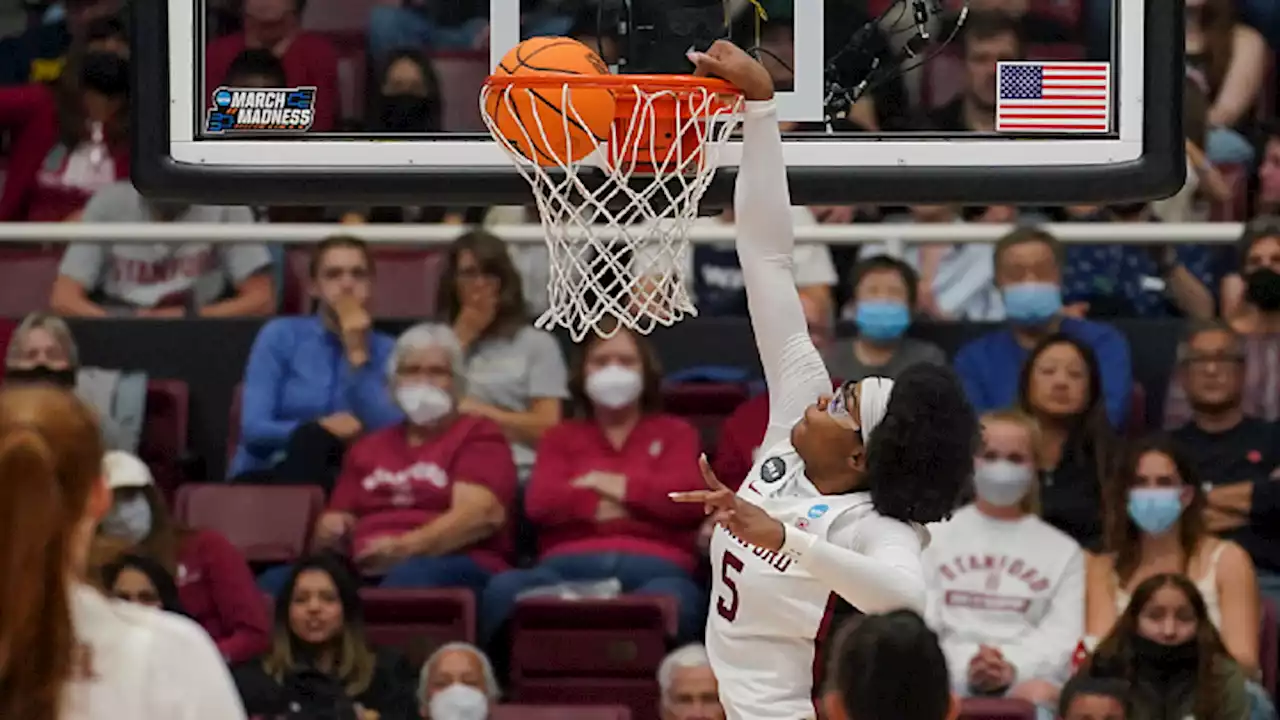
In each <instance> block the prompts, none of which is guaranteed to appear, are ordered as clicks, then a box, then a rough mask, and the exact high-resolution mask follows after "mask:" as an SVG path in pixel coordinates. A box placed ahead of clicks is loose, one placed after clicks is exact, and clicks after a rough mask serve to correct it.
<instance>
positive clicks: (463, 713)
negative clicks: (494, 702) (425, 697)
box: [427, 683, 489, 720]
mask: <svg viewBox="0 0 1280 720" xmlns="http://www.w3.org/2000/svg"><path fill="white" fill-rule="evenodd" d="M427 715H428V716H429V717H430V718H431V720H485V718H487V717H489V698H487V697H485V694H484V693H482V692H480V691H479V690H477V689H476V688H473V687H471V686H470V685H463V684H462V683H454V684H453V685H450V686H449V687H447V688H445V689H443V690H441V691H439V692H437V693H436V694H435V695H432V696H431V702H430V703H428V704H427Z"/></svg>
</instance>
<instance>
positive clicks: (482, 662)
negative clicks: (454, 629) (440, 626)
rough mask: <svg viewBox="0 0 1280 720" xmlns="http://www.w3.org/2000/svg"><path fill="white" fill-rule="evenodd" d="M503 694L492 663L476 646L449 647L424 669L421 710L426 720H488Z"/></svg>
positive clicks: (458, 644)
mask: <svg viewBox="0 0 1280 720" xmlns="http://www.w3.org/2000/svg"><path fill="white" fill-rule="evenodd" d="M500 694H501V689H500V688H499V687H498V679H497V677H496V676H495V675H494V674H493V663H491V662H489V657H488V656H487V655H485V654H484V651H483V650H481V649H480V648H478V647H476V646H475V645H471V644H469V643H463V642H451V643H446V644H444V645H442V646H440V648H439V649H437V650H436V651H435V652H433V653H431V657H429V658H427V661H426V662H425V663H424V664H423V665H422V674H421V676H420V678H419V680H418V703H419V705H418V708H419V713H420V714H421V715H422V718H423V720H485V718H487V717H488V716H489V710H490V708H492V707H493V705H494V704H495V703H497V702H498V696H499V695H500Z"/></svg>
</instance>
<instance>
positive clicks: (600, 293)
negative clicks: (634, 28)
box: [480, 79, 742, 342]
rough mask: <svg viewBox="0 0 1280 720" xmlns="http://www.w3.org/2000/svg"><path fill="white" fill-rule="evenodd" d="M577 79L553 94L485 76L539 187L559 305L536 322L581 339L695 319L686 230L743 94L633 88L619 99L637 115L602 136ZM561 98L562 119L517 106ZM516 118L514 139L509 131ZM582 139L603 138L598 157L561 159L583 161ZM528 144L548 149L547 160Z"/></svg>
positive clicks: (488, 110)
mask: <svg viewBox="0 0 1280 720" xmlns="http://www.w3.org/2000/svg"><path fill="white" fill-rule="evenodd" d="M574 87H575V86H574V85H573V84H572V83H565V84H563V85H557V86H556V88H555V89H554V90H548V89H547V87H546V86H545V85H542V86H540V87H537V88H534V87H520V86H515V85H511V84H503V83H502V82H501V79H498V82H494V81H492V80H491V81H490V82H489V83H486V84H485V86H484V88H483V90H482V91H481V97H480V107H481V114H482V115H483V116H484V119H485V123H486V124H487V125H488V126H489V130H490V132H491V133H492V134H493V136H494V139H495V140H497V142H498V144H499V145H501V146H502V147H503V148H504V149H505V150H506V152H507V154H508V155H509V156H510V157H511V160H512V162H513V163H514V164H515V166H516V168H517V169H518V170H519V171H520V174H521V175H523V176H524V178H525V179H526V180H528V181H529V184H530V186H531V187H532V188H533V194H534V198H535V200H536V202H537V207H538V213H539V215H541V217H542V228H543V231H544V232H545V233H546V241H547V250H548V252H549V255H550V278H549V280H548V288H547V289H548V296H549V299H550V309H548V310H547V311H546V312H545V313H543V315H542V316H541V317H540V318H538V320H537V323H536V324H537V326H538V327H541V328H554V327H557V326H558V327H563V328H565V329H566V330H568V331H569V334H570V335H571V336H572V338H573V340H574V342H579V341H581V340H582V339H583V338H585V337H586V336H587V333H589V332H592V331H594V332H596V333H599V334H600V335H602V336H606V337H607V336H609V335H612V334H613V333H615V332H617V330H618V329H620V328H624V327H625V328H630V329H633V330H635V331H637V332H641V333H648V332H651V331H652V330H653V329H654V328H656V327H658V326H659V325H662V326H671V325H673V324H675V323H676V322H678V321H679V320H681V319H682V318H684V317H687V316H694V315H697V312H698V311H697V309H696V308H695V307H694V304H693V299H692V297H691V293H690V290H689V288H688V286H687V284H686V282H685V277H686V275H687V274H688V272H689V269H690V268H691V267H692V257H691V255H690V248H689V230H690V227H691V226H692V224H693V222H694V221H695V220H696V218H697V215H698V204H699V203H700V202H701V200H702V196H703V195H704V194H705V193H706V191H707V188H708V186H709V185H710V184H711V180H712V178H713V177H714V176H715V172H716V168H717V166H718V164H719V155H720V153H721V151H722V150H723V148H724V145H725V144H726V143H727V142H728V140H729V138H730V137H731V136H732V135H733V134H734V132H735V131H736V129H737V127H738V123H739V120H740V119H741V111H742V99H741V96H739V95H736V94H730V95H725V94H722V93H721V92H719V91H716V90H714V89H713V87H714V86H711V87H701V86H694V87H687V88H681V89H672V88H653V87H641V86H639V85H627V86H626V87H623V88H621V89H619V90H617V91H615V95H616V96H617V97H619V98H620V100H619V106H620V107H622V106H624V101H623V100H622V99H621V98H623V97H626V99H627V100H628V101H629V100H631V98H630V96H629V95H627V94H633V95H634V112H633V113H632V114H631V118H630V122H625V121H624V120H623V119H621V118H620V120H619V121H618V122H614V123H613V124H612V125H611V129H610V131H609V133H608V138H607V139H606V140H599V139H597V138H595V137H594V136H592V135H591V134H590V133H583V132H581V130H580V128H585V127H588V124H587V123H586V121H585V120H584V118H583V116H582V114H581V113H580V112H579V110H578V108H575V107H574V104H573V90H574ZM534 93H537V94H538V97H537V98H534V97H532V94H534ZM522 94H527V95H522ZM556 94H558V95H559V96H560V99H561V102H560V105H559V107H560V108H563V109H564V112H563V113H562V117H563V120H562V121H558V122H552V121H544V119H543V114H541V113H538V112H533V113H529V112H526V113H524V115H523V116H522V114H521V113H520V112H517V105H520V106H524V107H528V106H529V104H531V103H534V102H545V98H547V97H548V96H552V97H554V96H555V95H556ZM497 112H502V113H503V117H504V118H505V119H506V120H505V122H504V124H505V127H506V132H507V135H504V133H503V131H502V130H501V129H500V128H499V127H498V123H497V122H495V119H494V118H493V117H492V115H493V114H496V113H497ZM619 114H620V115H621V114H622V113H619ZM511 118H514V119H515V121H514V122H512V121H511V120H510V119H511ZM513 125H514V126H515V127H516V129H517V130H516V132H515V133H514V134H515V137H509V136H508V135H510V134H511V133H512V126H513ZM673 138H674V140H673ZM566 141H567V142H566ZM584 141H585V142H589V143H591V144H592V145H593V146H594V147H593V148H591V149H592V152H591V153H590V154H589V155H586V157H583V158H582V159H581V160H576V161H575V160H574V159H572V158H568V157H560V156H561V155H569V154H571V153H572V154H576V155H578V156H580V157H581V156H582V155H584V154H585V153H584V152H579V150H580V149H581V148H575V147H574V143H579V144H580V143H582V142H584ZM521 147H524V148H539V149H540V150H539V151H538V153H537V154H539V155H541V156H542V157H543V159H544V161H545V164H540V163H538V162H535V161H534V160H531V159H530V158H529V157H528V156H527V155H525V153H524V152H522V151H521V149H520V148H521ZM549 148H573V150H572V151H565V152H557V151H555V150H547V149H549ZM531 154H532V153H531ZM610 318H613V319H616V322H611V321H609V319H610Z"/></svg>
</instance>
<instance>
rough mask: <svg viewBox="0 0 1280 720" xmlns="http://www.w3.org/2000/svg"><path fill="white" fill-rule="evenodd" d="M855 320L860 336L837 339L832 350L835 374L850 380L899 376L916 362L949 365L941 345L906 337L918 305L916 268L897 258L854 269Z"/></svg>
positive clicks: (875, 259)
mask: <svg viewBox="0 0 1280 720" xmlns="http://www.w3.org/2000/svg"><path fill="white" fill-rule="evenodd" d="M852 281H853V282H852V284H853V299H852V300H853V301H852V303H851V304H850V307H849V309H850V310H852V315H853V321H854V323H856V324H857V326H858V336H857V337H856V338H854V339H853V340H848V341H840V342H837V343H836V345H835V348H834V349H833V351H832V352H831V353H830V354H829V356H828V359H827V365H828V366H829V368H830V371H831V374H832V376H834V377H838V378H840V379H841V380H844V381H846V382H850V381H853V382H856V381H860V380H862V379H863V378H866V377H873V376H879V377H887V378H894V377H897V376H898V373H900V372H902V371H903V370H905V369H907V368H908V367H911V366H912V365H915V364H916V363H922V362H926V363H933V364H935V365H945V364H947V356H946V355H944V354H943V352H942V349H941V348H939V347H938V346H937V345H934V344H933V343H931V342H927V341H925V340H916V339H914V338H908V337H906V332H907V328H909V327H910V326H911V321H912V319H913V316H914V315H915V313H916V310H917V308H918V304H917V300H918V294H917V293H918V286H919V280H918V279H917V276H916V272H915V270H912V269H911V266H910V265H908V264H906V263H904V262H903V261H901V260H898V259H897V258H892V257H889V256H887V255H877V256H875V257H871V258H868V259H866V260H863V261H862V262H860V263H858V264H857V265H856V266H855V267H854V269H853V278H852Z"/></svg>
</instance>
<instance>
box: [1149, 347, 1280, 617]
mask: <svg viewBox="0 0 1280 720" xmlns="http://www.w3.org/2000/svg"><path fill="white" fill-rule="evenodd" d="M1244 361H1245V354H1244V345H1243V340H1242V339H1241V338H1240V336H1239V335H1237V334H1236V333H1235V332H1234V331H1232V330H1231V328H1230V327H1229V326H1227V325H1225V324H1209V323H1206V324H1203V325H1200V326H1197V327H1194V328H1193V329H1192V330H1191V332H1189V333H1188V334H1187V337H1186V338H1185V339H1184V340H1183V341H1182V342H1181V343H1180V344H1179V345H1178V370H1177V372H1178V374H1179V378H1180V382H1181V385H1182V387H1183V388H1185V389H1186V394H1187V399H1188V400H1189V402H1190V404H1191V408H1192V412H1193V414H1192V418H1191V422H1189V423H1187V424H1186V425H1184V426H1182V428H1181V429H1179V430H1177V431H1175V432H1174V433H1173V437H1174V439H1175V440H1176V441H1177V443H1178V445H1179V447H1181V448H1183V449H1184V452H1185V453H1186V455H1187V459H1188V460H1189V461H1190V463H1191V465H1192V466H1193V467H1194V468H1195V470H1196V475H1197V476H1198V477H1199V478H1200V479H1201V481H1202V482H1204V484H1205V486H1206V487H1208V488H1209V489H1208V491H1207V494H1206V496H1205V505H1206V508H1205V513H1204V524H1205V529H1206V530H1207V531H1208V532H1211V533H1217V534H1220V535H1222V536H1223V537H1226V538H1227V539H1230V540H1233V541H1235V542H1237V543H1239V544H1240V546H1241V547H1243V548H1244V549H1245V550H1246V551H1248V553H1249V557H1250V558H1251V559H1252V560H1253V565H1254V568H1255V569H1256V571H1257V575H1258V584H1259V586H1260V588H1261V590H1262V594H1263V595H1264V596H1266V597H1268V598H1270V599H1271V601H1272V602H1273V603H1277V604H1280V544H1277V542H1276V539H1275V538H1274V536H1273V534H1272V532H1271V528H1272V527H1274V526H1275V522H1276V519H1277V518H1278V517H1280V495H1277V493H1280V483H1275V482H1272V480H1271V478H1272V477H1273V476H1274V473H1275V471H1276V469H1277V468H1278V467H1280V435H1277V429H1276V426H1275V425H1273V424H1271V423H1267V422H1263V421H1261V420H1259V419H1257V418H1255V417H1250V416H1248V415H1246V414H1245V412H1244Z"/></svg>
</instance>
